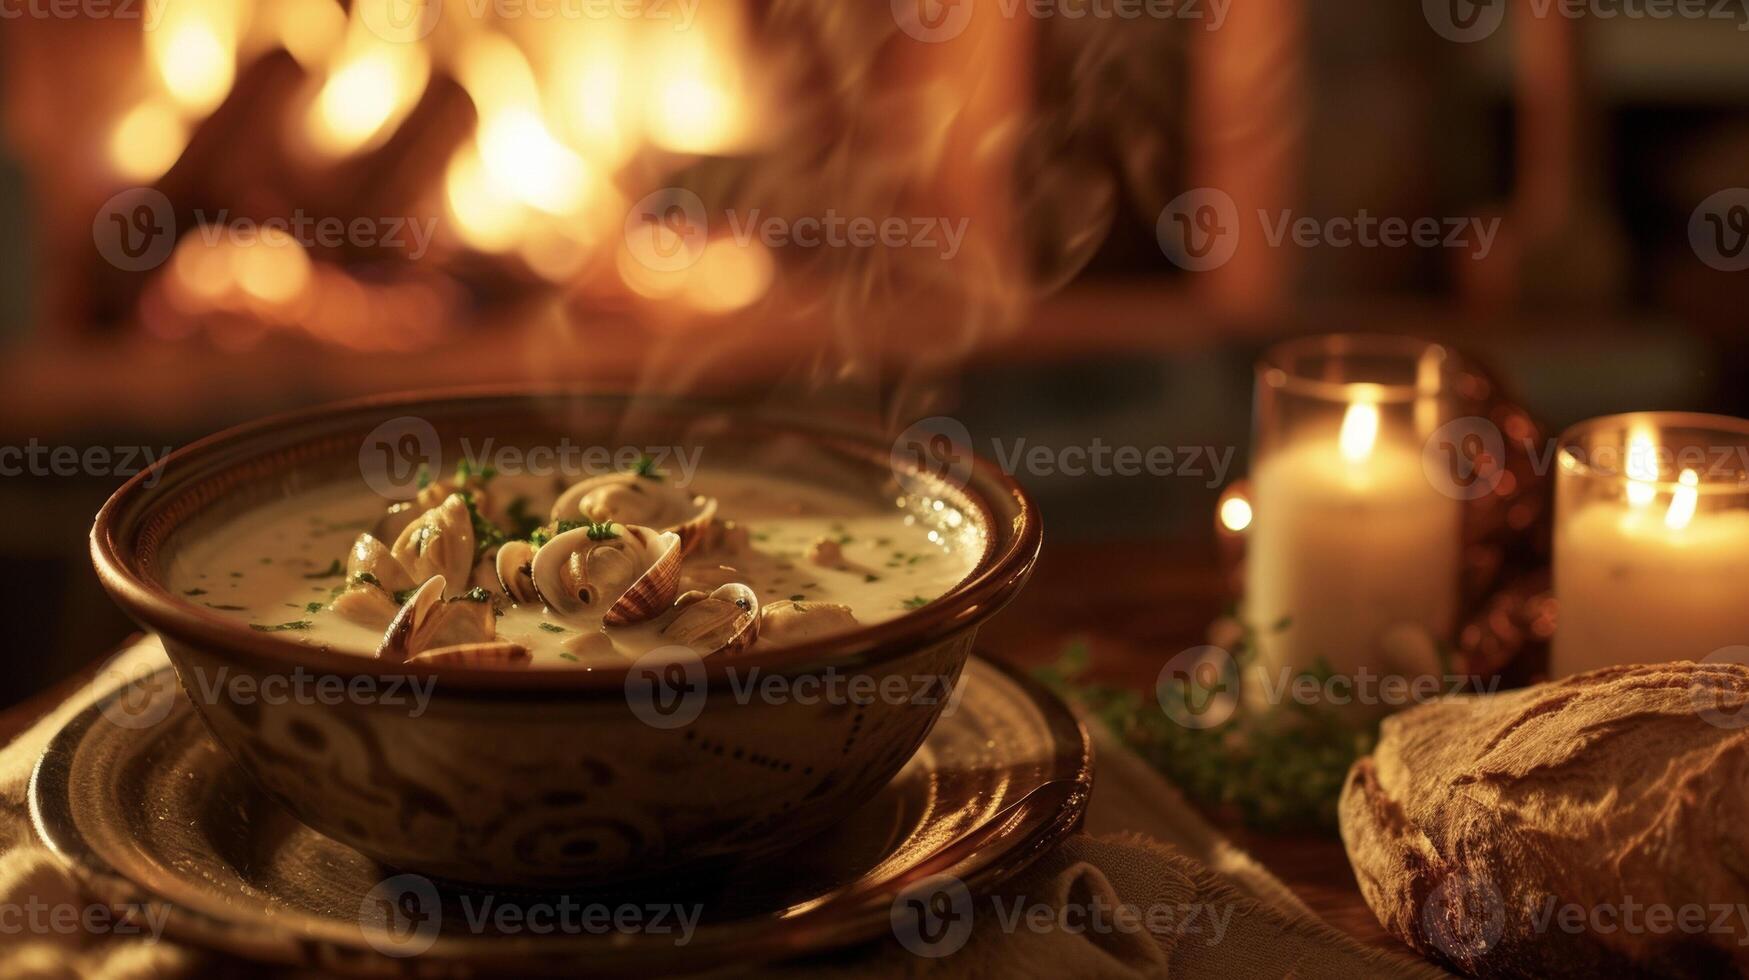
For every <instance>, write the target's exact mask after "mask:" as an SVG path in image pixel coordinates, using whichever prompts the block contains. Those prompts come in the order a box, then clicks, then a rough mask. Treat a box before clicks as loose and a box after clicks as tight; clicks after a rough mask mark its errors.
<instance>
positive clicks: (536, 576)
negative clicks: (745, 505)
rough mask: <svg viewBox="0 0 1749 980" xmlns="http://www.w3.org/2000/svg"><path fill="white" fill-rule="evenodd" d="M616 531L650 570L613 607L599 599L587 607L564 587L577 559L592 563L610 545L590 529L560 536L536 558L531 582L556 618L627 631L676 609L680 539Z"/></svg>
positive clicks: (632, 529) (631, 529) (631, 527)
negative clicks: (565, 576) (593, 535)
mask: <svg viewBox="0 0 1749 980" xmlns="http://www.w3.org/2000/svg"><path fill="white" fill-rule="evenodd" d="M616 527H618V529H619V532H620V537H621V538H623V539H624V541H625V544H626V545H629V546H630V547H631V548H632V549H633V550H632V555H633V556H634V557H635V558H638V559H641V560H643V561H644V562H645V565H644V570H643V571H642V572H641V573H639V575H638V577H637V578H636V579H634V580H633V581H632V584H631V585H629V586H627V587H626V588H625V590H624V591H623V592H622V593H620V595H618V596H617V597H615V598H614V601H613V602H612V603H606V604H604V603H603V602H602V601H600V600H599V599H598V600H595V601H590V602H585V601H583V600H582V599H581V598H579V597H578V596H575V595H572V594H570V592H569V590H567V589H566V588H564V587H563V586H561V584H560V583H561V581H562V579H561V576H562V575H563V574H564V572H565V567H566V565H567V563H569V562H570V561H571V560H572V556H573V555H579V556H583V560H585V561H586V560H587V556H588V554H589V553H590V552H591V551H593V550H594V549H595V548H597V547H600V546H602V545H606V544H608V543H609V542H605V541H593V540H591V539H590V538H589V529H588V528H581V527H580V528H574V529H572V530H569V531H566V532H565V533H563V534H560V535H557V536H556V537H554V538H553V539H552V540H551V541H548V542H547V543H546V544H544V545H542V546H541V547H540V550H538V551H536V552H535V555H534V561H533V563H532V564H531V566H530V576H529V578H530V580H531V581H532V582H533V584H534V589H535V593H536V595H538V596H539V597H540V600H541V601H542V602H544V603H546V606H547V609H548V610H550V611H551V612H552V614H553V615H554V616H555V617H556V618H559V619H562V620H567V621H570V622H587V621H589V620H590V619H591V618H592V617H594V616H595V615H599V616H600V618H601V621H602V622H605V623H607V624H608V625H609V626H626V625H629V624H631V623H641V622H643V621H644V620H647V619H653V618H655V617H656V616H657V615H659V614H661V613H662V612H664V611H666V610H667V609H668V608H669V607H670V606H672V605H673V604H674V596H675V595H676V594H677V593H678V592H679V591H680V557H681V553H680V536H679V535H678V534H675V533H674V532H672V531H661V532H658V531H655V530H652V529H650V528H647V527H639V526H637V525H635V524H622V525H616ZM603 610H604V611H603Z"/></svg>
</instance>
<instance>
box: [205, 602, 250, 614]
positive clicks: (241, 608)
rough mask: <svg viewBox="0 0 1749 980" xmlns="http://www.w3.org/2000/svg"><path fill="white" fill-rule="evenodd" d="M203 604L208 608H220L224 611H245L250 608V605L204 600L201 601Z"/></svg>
mask: <svg viewBox="0 0 1749 980" xmlns="http://www.w3.org/2000/svg"><path fill="white" fill-rule="evenodd" d="M201 605H204V606H206V607H207V608H208V609H218V610H222V611H224V612H243V611H244V610H246V609H248V608H249V607H248V606H232V605H226V604H222V603H215V602H204V603H201Z"/></svg>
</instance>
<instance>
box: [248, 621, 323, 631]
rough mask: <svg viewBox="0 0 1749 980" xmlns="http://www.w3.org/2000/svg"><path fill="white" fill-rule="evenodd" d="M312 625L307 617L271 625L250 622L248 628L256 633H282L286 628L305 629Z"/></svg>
mask: <svg viewBox="0 0 1749 980" xmlns="http://www.w3.org/2000/svg"><path fill="white" fill-rule="evenodd" d="M312 625H313V624H312V623H311V622H310V621H309V620H307V619H294V620H292V621H291V622H289V623H276V624H274V625H272V626H263V625H261V624H260V623H250V624H249V628H250V629H252V630H255V631H256V632H258V633H284V632H286V631H288V630H307V629H309V628H310V627H311V626H312Z"/></svg>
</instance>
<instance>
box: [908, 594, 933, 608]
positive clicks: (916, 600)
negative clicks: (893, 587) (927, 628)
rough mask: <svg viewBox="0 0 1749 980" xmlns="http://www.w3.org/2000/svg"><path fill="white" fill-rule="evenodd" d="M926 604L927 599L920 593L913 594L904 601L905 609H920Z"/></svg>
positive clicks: (927, 602)
mask: <svg viewBox="0 0 1749 980" xmlns="http://www.w3.org/2000/svg"><path fill="white" fill-rule="evenodd" d="M927 605H929V600H928V599H925V598H923V597H922V596H920V595H914V596H912V597H911V598H909V599H906V600H905V602H904V606H905V608H906V609H922V608H923V607H924V606H927Z"/></svg>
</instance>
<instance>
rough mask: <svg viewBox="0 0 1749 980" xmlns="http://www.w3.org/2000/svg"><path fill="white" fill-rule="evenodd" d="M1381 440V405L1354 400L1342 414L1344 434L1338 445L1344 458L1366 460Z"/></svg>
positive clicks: (1350, 460) (1354, 460)
mask: <svg viewBox="0 0 1749 980" xmlns="http://www.w3.org/2000/svg"><path fill="white" fill-rule="evenodd" d="M1378 440H1379V407H1378V405H1376V404H1374V403H1372V402H1369V401H1354V402H1350V403H1349V405H1348V411H1347V412H1346V413H1344V414H1343V416H1342V434H1341V436H1340V437H1339V438H1338V440H1337V442H1338V445H1339V446H1340V447H1341V449H1342V458H1343V459H1345V460H1348V461H1349V462H1350V463H1360V462H1365V461H1366V459H1367V458H1368V457H1370V456H1371V455H1372V449H1373V445H1374V444H1375V443H1377V442H1378Z"/></svg>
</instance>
